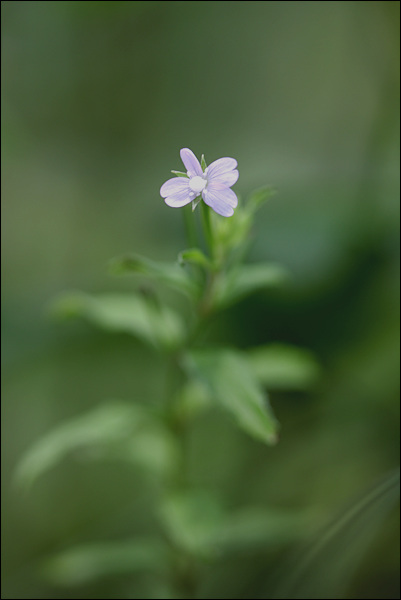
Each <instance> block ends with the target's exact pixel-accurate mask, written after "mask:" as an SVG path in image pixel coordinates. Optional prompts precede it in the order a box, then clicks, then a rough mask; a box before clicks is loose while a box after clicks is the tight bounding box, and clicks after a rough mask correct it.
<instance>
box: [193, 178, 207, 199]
mask: <svg viewBox="0 0 401 600" xmlns="http://www.w3.org/2000/svg"><path fill="white" fill-rule="evenodd" d="M206 184H207V181H206V179H203V177H200V176H199V175H196V176H195V177H192V179H190V180H189V187H190V189H191V190H192V191H193V192H196V193H198V194H199V193H200V192H202V191H203V190H204V189H205V187H206Z"/></svg>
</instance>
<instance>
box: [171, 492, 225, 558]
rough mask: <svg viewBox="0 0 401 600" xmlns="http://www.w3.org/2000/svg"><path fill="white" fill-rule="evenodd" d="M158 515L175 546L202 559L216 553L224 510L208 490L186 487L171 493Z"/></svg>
mask: <svg viewBox="0 0 401 600" xmlns="http://www.w3.org/2000/svg"><path fill="white" fill-rule="evenodd" d="M160 517H161V521H162V524H163V527H164V528H165V530H166V533H167V535H168V537H169V538H170V540H171V541H172V542H173V543H174V544H175V545H176V546H177V547H178V548H181V549H183V550H185V551H186V552H189V553H191V554H195V555H197V556H200V557H203V558H209V557H211V556H213V555H214V554H215V551H216V537H217V536H216V533H217V531H218V530H219V527H220V524H221V522H222V519H223V512H222V508H221V506H220V504H219V502H218V501H217V500H216V498H215V497H214V496H212V495H211V494H210V493H208V492H206V491H199V490H187V491H185V492H178V493H175V494H172V495H170V496H168V497H167V498H166V499H165V500H164V502H163V504H162V506H161V509H160Z"/></svg>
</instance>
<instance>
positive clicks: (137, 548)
mask: <svg viewBox="0 0 401 600" xmlns="http://www.w3.org/2000/svg"><path fill="white" fill-rule="evenodd" d="M169 559H170V557H169V551H168V548H167V547H166V545H165V544H164V543H163V542H162V541H161V540H159V539H153V538H150V537H144V538H136V539H133V540H126V541H117V542H97V543H92V544H86V545H82V546H77V547H74V548H70V549H68V550H65V551H64V552H61V553H60V554H57V555H56V556H54V557H52V558H49V559H47V560H46V561H44V563H43V565H42V572H43V574H44V575H45V577H46V578H47V579H48V580H50V581H51V582H52V583H53V584H56V585H61V586H78V585H84V584H88V583H91V582H93V581H96V580H98V579H102V578H104V577H107V576H112V575H120V574H125V573H128V574H129V573H136V572H151V573H155V572H162V573H163V572H165V571H166V570H167V568H168V563H169Z"/></svg>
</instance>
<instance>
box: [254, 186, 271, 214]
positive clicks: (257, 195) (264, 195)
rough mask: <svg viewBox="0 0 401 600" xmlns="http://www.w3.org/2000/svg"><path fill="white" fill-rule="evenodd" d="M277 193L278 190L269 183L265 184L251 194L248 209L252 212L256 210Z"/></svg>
mask: <svg viewBox="0 0 401 600" xmlns="http://www.w3.org/2000/svg"><path fill="white" fill-rule="evenodd" d="M276 193H277V190H275V189H274V188H272V187H271V186H269V185H265V186H263V187H261V188H259V189H257V190H255V191H254V192H252V194H251V195H250V197H249V199H248V202H247V204H246V208H247V211H250V212H252V213H254V212H256V211H257V210H258V209H259V208H260V207H261V206H262V205H263V204H264V203H265V202H266V201H267V200H269V198H271V197H272V196H274V194H276Z"/></svg>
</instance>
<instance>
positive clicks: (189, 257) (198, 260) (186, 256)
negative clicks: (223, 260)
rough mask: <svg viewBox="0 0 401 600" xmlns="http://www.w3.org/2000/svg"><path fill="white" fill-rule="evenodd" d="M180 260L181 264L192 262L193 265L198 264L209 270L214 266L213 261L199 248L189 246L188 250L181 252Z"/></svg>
mask: <svg viewBox="0 0 401 600" xmlns="http://www.w3.org/2000/svg"><path fill="white" fill-rule="evenodd" d="M178 262H179V263H180V264H185V263H190V264H192V265H198V266H199V267H204V268H206V269H208V270H210V269H211V268H212V263H211V262H210V260H209V259H208V258H207V256H205V254H203V252H202V251H201V250H199V248H189V249H188V250H184V251H183V252H180V254H179V255H178Z"/></svg>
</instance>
